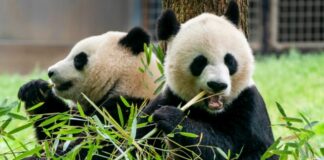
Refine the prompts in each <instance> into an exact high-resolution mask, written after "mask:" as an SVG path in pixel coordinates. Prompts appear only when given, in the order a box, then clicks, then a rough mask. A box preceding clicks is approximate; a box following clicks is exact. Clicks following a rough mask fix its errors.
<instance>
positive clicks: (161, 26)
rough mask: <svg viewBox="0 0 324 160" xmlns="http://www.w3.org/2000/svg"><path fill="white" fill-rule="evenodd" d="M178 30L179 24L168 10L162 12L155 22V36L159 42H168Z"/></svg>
mask: <svg viewBox="0 0 324 160" xmlns="http://www.w3.org/2000/svg"><path fill="white" fill-rule="evenodd" d="M179 29H180V23H179V22H178V20H177V17H176V15H175V14H174V12H173V11H172V10H170V9H168V10H166V11H164V12H163V13H162V15H161V16H160V18H159V20H158V22H157V36H158V39H159V40H168V39H169V38H170V37H171V36H173V35H176V34H177V33H178V31H179Z"/></svg>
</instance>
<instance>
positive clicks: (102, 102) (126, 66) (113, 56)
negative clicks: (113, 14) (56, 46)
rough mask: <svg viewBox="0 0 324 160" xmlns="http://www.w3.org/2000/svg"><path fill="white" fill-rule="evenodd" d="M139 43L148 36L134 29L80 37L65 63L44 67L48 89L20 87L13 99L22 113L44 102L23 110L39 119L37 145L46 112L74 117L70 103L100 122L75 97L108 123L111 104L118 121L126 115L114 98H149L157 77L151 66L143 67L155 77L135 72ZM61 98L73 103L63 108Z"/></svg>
mask: <svg viewBox="0 0 324 160" xmlns="http://www.w3.org/2000/svg"><path fill="white" fill-rule="evenodd" d="M144 43H147V44H148V43H149V35H148V34H147V33H146V32H145V31H143V30H142V29H141V28H138V27H135V28H133V29H132V30H130V31H129V32H128V33H123V32H112V31H110V32H107V33H105V34H102V35H98V36H92V37H89V38H86V39H84V40H81V41H80V42H78V43H77V44H76V45H75V46H74V47H73V48H72V50H71V52H70V53H69V55H68V56H67V57H66V58H65V59H63V60H61V61H59V62H58V63H56V64H54V65H53V66H51V67H49V69H48V76H49V78H50V80H51V82H52V84H54V87H53V88H52V89H51V87H50V83H49V82H47V81H45V80H41V79H40V80H32V81H30V82H28V83H26V84H25V85H23V86H22V87H21V88H20V90H19V93H18V98H19V99H21V100H22V101H23V102H25V108H26V110H27V109H28V108H30V107H32V106H34V105H36V104H38V103H40V102H44V104H43V105H42V106H41V107H39V108H37V109H35V110H32V111H29V114H30V115H36V114H43V118H42V119H41V120H38V121H36V122H35V124H34V126H35V130H36V137H37V140H38V141H39V142H42V140H45V139H46V138H49V137H48V136H46V134H45V133H44V132H43V128H50V127H51V126H52V125H47V126H45V127H43V128H42V127H38V126H39V124H40V123H42V122H43V121H45V120H46V119H47V118H49V117H50V116H46V114H47V113H56V112H60V113H62V112H75V111H76V110H75V109H74V108H75V107H74V106H73V105H74V104H75V103H76V102H79V103H80V104H81V106H82V107H83V110H84V111H85V113H86V114H87V115H94V114H96V115H97V116H98V117H100V118H101V116H100V114H99V113H97V112H96V111H95V109H94V108H93V107H92V106H91V105H90V104H89V103H88V102H87V101H86V100H85V99H84V98H83V96H82V95H81V93H84V94H85V95H87V96H88V98H89V99H91V100H92V101H94V102H95V103H96V105H98V106H100V107H102V108H105V109H106V110H107V111H108V112H109V113H110V114H111V115H112V116H113V118H114V119H118V111H117V107H116V105H117V103H118V104H119V105H120V106H121V108H122V112H123V114H124V117H128V115H129V111H128V110H129V107H126V106H124V105H123V103H122V102H121V100H120V96H123V97H125V98H126V99H127V100H128V102H129V103H133V104H136V105H137V106H140V105H141V104H142V103H143V102H144V100H145V99H148V100H150V99H152V98H153V97H154V94H153V92H154V90H155V88H156V87H157V85H156V84H155V83H154V80H155V79H156V78H157V77H158V76H159V75H158V73H159V71H158V68H157V65H155V64H151V65H150V66H149V67H150V70H151V71H152V72H153V73H154V76H155V77H151V76H150V75H148V74H146V73H141V72H139V71H138V68H139V67H141V66H142V64H141V58H143V56H144V52H143V45H144ZM62 98H64V99H68V100H72V101H73V102H75V103H74V104H72V105H69V104H67V103H66V102H65V101H64V100H62ZM70 124H71V125H77V126H83V125H84V123H83V122H80V121H73V120H71V122H70ZM105 151H106V150H105ZM59 152H60V151H59ZM58 154H62V153H58ZM82 154H83V153H81V159H83V158H82V157H83V156H82ZM85 155H86V151H85ZM85 155H84V156H85Z"/></svg>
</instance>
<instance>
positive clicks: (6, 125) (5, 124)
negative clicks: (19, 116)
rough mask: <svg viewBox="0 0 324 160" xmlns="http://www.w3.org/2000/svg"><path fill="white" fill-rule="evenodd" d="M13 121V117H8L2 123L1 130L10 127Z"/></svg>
mask: <svg viewBox="0 0 324 160" xmlns="http://www.w3.org/2000/svg"><path fill="white" fill-rule="evenodd" d="M11 121H12V118H9V119H7V120H6V121H5V122H4V123H3V124H2V125H1V127H0V132H1V131H4V130H5V129H6V128H7V127H8V125H9V123H10V122H11Z"/></svg>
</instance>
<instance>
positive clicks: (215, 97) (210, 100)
mask: <svg viewBox="0 0 324 160" xmlns="http://www.w3.org/2000/svg"><path fill="white" fill-rule="evenodd" d="M204 99H205V103H206V105H207V106H208V108H209V109H211V110H221V109H223V107H224V104H223V97H222V96H221V95H219V94H215V93H207V94H206V95H205V98H204Z"/></svg>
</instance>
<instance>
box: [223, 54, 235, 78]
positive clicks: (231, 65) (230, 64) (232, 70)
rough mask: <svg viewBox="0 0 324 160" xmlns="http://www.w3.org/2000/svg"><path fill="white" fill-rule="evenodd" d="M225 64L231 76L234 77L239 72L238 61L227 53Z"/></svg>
mask: <svg viewBox="0 0 324 160" xmlns="http://www.w3.org/2000/svg"><path fill="white" fill-rule="evenodd" d="M224 62H225V64H226V66H227V68H228V70H229V73H230V75H233V74H234V73H235V72H236V71H237V61H236V59H235V57H234V56H233V55H232V54H230V53H227V54H226V55H225V57H224Z"/></svg>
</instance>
